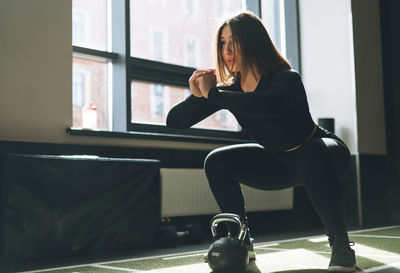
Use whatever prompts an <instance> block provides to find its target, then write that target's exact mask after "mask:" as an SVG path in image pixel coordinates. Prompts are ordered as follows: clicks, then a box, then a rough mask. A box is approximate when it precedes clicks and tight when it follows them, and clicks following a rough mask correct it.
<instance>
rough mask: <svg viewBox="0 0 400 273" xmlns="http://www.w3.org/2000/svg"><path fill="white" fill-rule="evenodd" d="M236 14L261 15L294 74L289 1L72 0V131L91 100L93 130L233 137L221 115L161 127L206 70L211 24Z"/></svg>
mask: <svg viewBox="0 0 400 273" xmlns="http://www.w3.org/2000/svg"><path fill="white" fill-rule="evenodd" d="M171 3H174V5H172V4H171ZM244 8H248V9H250V10H252V11H253V12H255V13H256V14H259V15H260V14H261V15H262V16H261V17H262V18H263V20H264V23H265V24H266V26H267V29H268V30H269V32H270V35H271V38H272V39H273V40H274V42H275V44H276V45H278V47H279V48H280V49H281V50H282V51H283V53H286V55H287V56H288V59H289V60H290V61H291V62H292V63H294V66H295V68H296V69H298V66H296V65H297V64H298V63H297V60H298V56H297V55H298V53H297V52H298V49H297V42H296V40H295V39H297V32H296V30H297V26H296V25H295V24H296V23H297V19H296V14H297V12H296V10H297V1H284V0H263V1H259V0H180V1H167V0H149V1H141V0H73V46H74V47H73V50H74V56H73V63H74V68H73V69H74V71H73V72H74V73H73V107H74V126H75V127H80V124H81V121H79V119H80V116H81V114H80V112H79V111H82V109H83V108H84V107H85V105H87V104H88V103H89V102H94V104H95V105H96V108H97V111H98V114H99V117H98V124H97V127H98V129H101V130H109V131H123V132H126V131H131V132H152V133H158V134H165V133H166V134H168V135H173V134H185V135H194V136H206V137H223V138H241V129H240V127H239V125H238V123H237V122H236V120H235V118H234V116H233V115H232V114H231V113H230V112H228V111H226V110H222V111H219V112H217V113H215V114H214V115H212V116H210V117H209V118H207V119H205V120H204V121H202V122H200V123H199V124H197V125H195V126H194V127H193V128H190V129H187V130H184V131H179V132H177V131H175V130H171V129H169V128H167V127H166V126H165V121H166V115H167V113H168V111H169V109H170V108H171V107H172V106H173V105H175V104H176V103H178V102H180V101H182V100H184V99H185V98H186V97H187V96H188V95H190V91H189V90H188V78H189V77H190V75H191V74H192V73H193V71H194V70H195V68H196V67H214V61H213V54H212V49H211V46H213V40H214V35H215V26H216V25H218V23H219V22H220V20H221V18H223V17H225V16H226V14H229V13H232V12H233V11H239V10H243V9H244ZM288 13H290V15H291V16H290V17H289V16H285V14H288ZM264 17H265V18H264ZM292 36H293V37H295V38H293V39H292ZM291 39H292V40H291ZM293 60H294V61H295V62H293Z"/></svg>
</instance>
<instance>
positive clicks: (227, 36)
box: [220, 25, 242, 72]
mask: <svg viewBox="0 0 400 273" xmlns="http://www.w3.org/2000/svg"><path fill="white" fill-rule="evenodd" d="M220 39H221V41H220V42H221V53H222V59H223V60H224V62H225V64H226V65H227V66H228V67H229V70H230V71H231V72H239V71H240V67H241V63H242V60H241V54H240V48H239V44H238V43H237V41H236V39H235V37H232V30H231V27H230V26H229V25H225V26H224V27H223V29H222V32H221V37H220Z"/></svg>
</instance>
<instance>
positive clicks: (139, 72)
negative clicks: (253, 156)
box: [73, 0, 300, 142]
mask: <svg viewBox="0 0 400 273" xmlns="http://www.w3.org/2000/svg"><path fill="white" fill-rule="evenodd" d="M280 1H281V2H282V3H284V5H285V11H284V12H285V15H286V16H285V24H286V26H290V28H288V27H286V32H285V33H286V41H287V48H286V51H287V55H288V56H290V61H291V62H292V64H293V67H294V68H295V69H296V70H298V71H299V68H300V57H299V37H298V36H299V29H298V0H280ZM107 5H108V12H109V11H110V13H109V16H108V18H107V19H108V20H112V21H111V22H108V25H111V28H110V29H109V37H110V40H111V48H112V52H108V51H99V50H94V49H90V48H84V47H79V46H73V52H74V53H78V54H80V55H82V56H87V57H88V58H90V57H98V58H105V59H107V60H108V61H109V62H111V63H112V69H111V75H112V76H111V79H109V81H110V82H111V85H110V88H111V89H112V91H111V90H109V92H110V91H111V92H112V107H111V108H112V111H111V112H112V114H111V115H112V117H111V119H112V122H111V124H112V130H111V131H112V132H119V133H121V132H126V133H129V134H130V135H132V134H135V133H137V134H138V135H147V134H151V135H160V136H161V137H162V138H165V137H166V138H168V139H174V136H176V139H182V138H184V137H185V136H187V138H188V139H190V140H193V139H203V140H205V139H211V140H214V142H218V141H215V140H218V139H221V140H222V141H227V140H231V141H246V140H248V134H247V133H246V132H245V131H243V130H241V131H238V132H232V131H223V130H215V129H201V128H189V129H184V130H175V129H171V128H168V127H166V126H164V125H153V124H143V123H134V122H131V114H132V113H131V92H132V90H131V82H132V81H134V80H135V81H144V82H147V83H151V84H165V85H172V86H177V87H183V88H189V86H188V79H189V77H190V76H191V75H192V73H193V72H194V71H195V68H192V67H187V66H181V65H175V64H170V63H164V62H159V61H154V60H149V59H142V58H138V57H132V56H131V52H130V42H131V41H130V35H131V33H130V0H112V1H110V0H108V2H107ZM246 6H247V8H248V9H249V10H251V11H253V12H254V13H255V14H257V15H258V16H260V17H261V0H246ZM289 14H290V16H288V15H289ZM288 30H290V31H288ZM289 41H290V42H289ZM145 138H146V137H145Z"/></svg>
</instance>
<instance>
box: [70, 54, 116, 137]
mask: <svg viewBox="0 0 400 273" xmlns="http://www.w3.org/2000/svg"><path fill="white" fill-rule="evenodd" d="M72 75H73V77H72V81H73V83H72V105H73V106H72V107H73V123H72V126H73V127H78V128H82V127H84V128H90V129H99V130H108V112H109V111H108V92H107V63H106V62H101V61H93V60H89V59H84V58H78V57H74V58H73V73H72ZM89 106H91V107H89Z"/></svg>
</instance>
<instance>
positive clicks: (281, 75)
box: [271, 68, 301, 81]
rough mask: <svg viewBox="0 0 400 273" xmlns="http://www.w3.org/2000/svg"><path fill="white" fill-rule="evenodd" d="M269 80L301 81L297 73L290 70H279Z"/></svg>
mask: <svg viewBox="0 0 400 273" xmlns="http://www.w3.org/2000/svg"><path fill="white" fill-rule="evenodd" d="M271 79H272V80H273V81H274V80H295V79H299V80H301V77H300V74H299V72H297V71H296V70H294V69H292V68H290V69H283V70H279V71H277V72H275V73H273V74H272V77H271Z"/></svg>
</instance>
